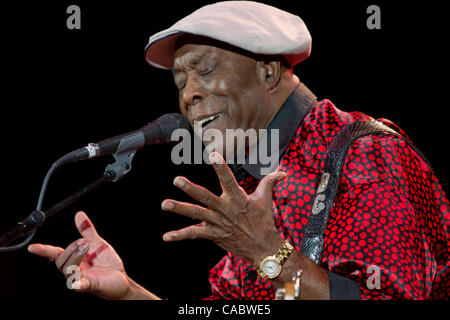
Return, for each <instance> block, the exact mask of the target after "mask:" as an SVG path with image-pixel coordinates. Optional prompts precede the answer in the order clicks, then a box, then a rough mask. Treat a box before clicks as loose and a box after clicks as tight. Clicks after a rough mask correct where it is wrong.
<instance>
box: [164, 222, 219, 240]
mask: <svg viewBox="0 0 450 320" xmlns="http://www.w3.org/2000/svg"><path fill="white" fill-rule="evenodd" d="M210 238H211V237H210V234H209V232H208V231H207V229H206V225H205V223H201V224H197V225H193V226H189V227H187V228H183V229H180V230H177V231H170V232H167V233H165V234H164V235H163V240H164V241H180V240H194V239H210Z"/></svg>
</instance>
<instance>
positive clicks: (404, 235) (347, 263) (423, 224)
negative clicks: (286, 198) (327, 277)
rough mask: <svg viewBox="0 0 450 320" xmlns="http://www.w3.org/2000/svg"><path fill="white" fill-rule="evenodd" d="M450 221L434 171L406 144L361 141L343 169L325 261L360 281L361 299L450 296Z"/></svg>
mask: <svg viewBox="0 0 450 320" xmlns="http://www.w3.org/2000/svg"><path fill="white" fill-rule="evenodd" d="M449 217H450V214H449V205H448V201H447V199H446V198H445V195H444V192H443V191H442V189H441V187H440V185H439V182H438V181H437V179H436V177H435V176H434V173H433V172H432V170H431V168H430V167H429V166H428V165H427V164H426V163H425V162H424V161H423V160H422V159H421V158H420V156H419V155H418V154H417V153H415V151H414V150H413V149H412V148H410V147H409V146H408V145H407V144H406V143H405V141H403V140H401V139H398V138H394V137H392V136H390V137H389V136H387V137H386V136H384V137H377V136H368V137H363V138H360V139H358V140H356V142H355V143H354V144H353V146H352V147H351V148H350V150H349V153H348V155H347V158H346V161H345V164H344V167H343V171H342V175H341V181H340V185H339V190H338V194H337V197H336V199H335V204H334V207H333V209H332V210H331V213H330V218H329V221H328V224H327V227H326V231H325V233H324V241H325V246H324V256H323V261H322V262H323V263H324V264H325V265H327V266H328V269H329V270H330V271H331V272H333V273H335V274H340V275H342V276H344V277H346V278H348V279H350V280H353V281H357V282H358V283H359V287H360V290H361V298H362V299H432V298H438V297H444V296H445V295H447V297H448V293H449V290H450V289H449V287H450V283H449V277H448V273H449V271H448V270H449V259H448V247H449V235H448V225H449ZM332 278H333V276H332Z"/></svg>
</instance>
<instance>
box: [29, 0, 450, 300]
mask: <svg viewBox="0 0 450 320" xmlns="http://www.w3.org/2000/svg"><path fill="white" fill-rule="evenodd" d="M310 50H311V37H310V34H309V32H308V30H307V28H306V26H305V24H304V23H303V21H302V20H301V19H300V18H299V17H297V16H294V15H292V14H290V13H287V12H285V11H282V10H279V9H277V8H274V7H271V6H268V5H265V4H260V3H256V2H250V1H227V2H219V3H215V4H212V5H208V6H205V7H202V8H200V9H199V10H197V11H195V12H194V13H192V14H191V15H189V16H187V17H185V18H183V19H182V20H180V21H178V22H177V23H176V24H174V25H173V26H172V27H170V28H169V29H167V30H164V31H162V32H159V33H157V34H155V35H154V36H152V37H151V38H150V43H149V44H148V46H147V48H146V51H145V58H146V60H147V61H148V62H149V63H150V64H151V65H153V66H155V67H158V68H164V69H171V70H172V74H173V77H174V82H175V85H176V86H177V88H178V90H179V105H180V110H181V112H182V113H183V115H184V116H185V117H186V118H187V119H188V120H189V122H190V123H191V125H192V126H195V125H199V126H201V128H202V129H203V130H202V131H203V132H206V131H207V130H208V129H216V130H219V131H220V132H221V133H222V134H223V136H224V137H226V135H227V129H242V131H244V132H245V131H247V130H249V129H251V130H256V131H258V130H259V129H267V130H268V132H271V131H272V130H277V132H278V135H276V136H275V135H274V136H273V137H272V138H273V139H275V137H277V138H278V142H279V143H278V150H272V152H273V153H274V154H276V155H277V156H278V159H277V160H279V161H278V162H277V163H278V164H279V165H278V166H275V167H273V168H269V169H270V170H269V173H268V174H262V172H263V170H262V169H264V165H263V164H261V163H259V162H257V163H249V162H245V161H244V162H243V163H231V162H232V161H230V160H233V159H230V158H229V156H228V155H229V154H231V153H233V154H234V151H236V150H226V149H227V147H228V145H225V144H223V146H222V148H219V150H216V151H217V152H212V153H211V154H210V160H211V164H212V166H213V167H214V169H215V171H216V173H217V176H218V179H219V181H220V184H221V187H222V192H223V193H222V194H221V195H215V194H213V193H212V192H210V191H208V190H206V189H205V188H203V187H201V186H199V185H196V184H194V183H192V182H191V181H189V180H188V179H186V178H185V177H176V178H175V180H174V185H175V186H176V187H178V188H180V189H181V190H183V191H184V192H185V193H187V194H188V195H190V196H191V197H192V198H194V199H195V200H197V201H198V202H200V203H201V205H197V204H191V203H184V202H179V201H176V200H172V199H166V200H164V201H163V202H162V205H161V206H162V209H163V210H166V211H172V212H174V213H177V214H180V215H183V216H187V217H190V218H193V219H194V220H200V221H201V223H199V224H195V225H192V226H189V227H186V228H184V229H181V230H177V231H170V232H168V233H166V234H165V235H164V236H163V238H164V240H165V241H181V240H186V239H199V238H203V239H209V240H211V241H213V242H214V243H216V244H217V245H218V246H220V247H222V248H223V249H225V250H226V251H227V254H226V255H225V256H224V257H223V258H222V259H221V260H220V261H219V262H218V263H217V265H216V266H215V267H214V268H213V269H212V270H211V271H210V275H209V280H210V283H211V290H212V292H211V296H209V297H207V299H274V298H275V296H276V294H278V293H279V294H280V295H279V296H282V294H284V295H285V297H290V298H292V299H399V298H400V299H433V298H438V299H439V298H447V297H448V295H449V290H450V285H449V284H450V280H449V267H448V266H449V258H448V255H449V250H448V244H449V233H448V224H449V217H450V211H449V210H450V209H449V203H448V200H447V199H446V198H445V195H444V192H443V191H442V188H441V186H440V185H439V182H438V181H437V179H436V177H435V175H434V173H433V171H432V168H431V166H430V165H429V163H428V161H427V160H426V158H425V157H424V156H423V155H422V154H421V152H420V151H419V150H418V149H417V148H415V147H414V145H413V144H412V143H411V141H410V139H409V138H408V137H407V136H406V134H405V133H404V132H403V131H402V130H401V129H400V128H399V127H397V126H396V125H395V124H393V123H392V122H390V121H389V120H386V119H378V120H374V119H373V118H371V117H369V116H367V115H365V114H362V113H360V112H349V113H348V112H344V111H341V110H339V109H338V108H336V107H335V106H334V105H333V104H332V102H331V101H329V100H326V99H325V100H321V101H318V100H317V98H316V96H314V94H313V93H312V92H311V91H310V90H308V89H307V88H306V86H305V85H304V84H303V83H301V82H300V81H299V79H298V77H297V76H295V75H294V73H293V66H294V65H296V64H298V63H300V62H302V61H303V60H304V59H306V58H307V57H308V56H309V54H310ZM258 132H259V131H258ZM259 138H261V137H259ZM261 141H262V139H259V140H258V141H257V144H261V143H262V142H261ZM205 144H206V145H207V144H208V142H205ZM250 144H251V143H248V145H246V156H247V157H248V156H249V155H250V154H251V152H252V150H253V149H254V148H253V147H255V146H252V145H250ZM231 151H233V152H231ZM224 160H226V161H224ZM227 162H228V164H227ZM266 169H267V168H266ZM75 223H76V226H77V228H78V230H79V231H80V233H81V235H82V238H81V239H79V240H77V241H75V242H73V243H72V244H70V245H69V246H68V247H67V248H66V249H62V248H58V247H54V246H49V245H43V244H33V245H31V246H30V247H29V251H30V252H32V253H34V254H37V255H40V256H43V257H47V258H49V259H50V260H52V261H55V263H56V265H57V267H58V268H59V269H60V271H62V272H64V273H65V275H66V276H67V277H68V276H69V274H70V273H68V272H66V269H67V268H68V266H72V265H76V266H79V267H80V270H81V278H80V279H79V280H77V281H76V283H74V284H73V285H74V287H75V288H76V290H77V291H80V292H90V293H93V294H96V295H98V296H101V297H104V298H110V299H159V298H158V297H157V296H155V295H154V294H153V293H151V292H149V291H147V290H146V289H144V288H143V287H141V286H140V285H138V284H136V283H135V282H134V281H133V280H131V279H130V278H129V277H128V275H127V274H126V272H125V269H124V266H123V263H122V261H121V259H120V258H119V256H118V255H117V254H116V252H115V251H114V249H113V248H112V247H111V246H110V245H109V244H108V243H107V242H106V241H105V240H104V239H102V238H101V237H100V236H99V235H98V234H97V232H96V231H95V229H94V226H93V225H92V223H91V222H90V220H89V219H88V217H87V216H86V214H85V213H83V212H79V213H77V214H76V216H75ZM277 296H278V295H277Z"/></svg>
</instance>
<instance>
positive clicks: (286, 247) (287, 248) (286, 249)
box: [277, 241, 294, 265]
mask: <svg viewBox="0 0 450 320" xmlns="http://www.w3.org/2000/svg"><path fill="white" fill-rule="evenodd" d="M292 250H294V247H293V246H292V245H291V244H290V243H289V242H288V241H285V242H284V244H283V246H282V247H281V248H280V250H278V254H277V259H278V261H279V262H280V265H283V264H284V263H285V262H286V260H287V258H289V256H290V255H291V253H292Z"/></svg>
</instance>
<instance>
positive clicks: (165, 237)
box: [163, 233, 177, 241]
mask: <svg viewBox="0 0 450 320" xmlns="http://www.w3.org/2000/svg"><path fill="white" fill-rule="evenodd" d="M176 236H177V234H176V233H166V234H165V235H163V240H164V241H170V240H172V239H173V238H175V237H176Z"/></svg>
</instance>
